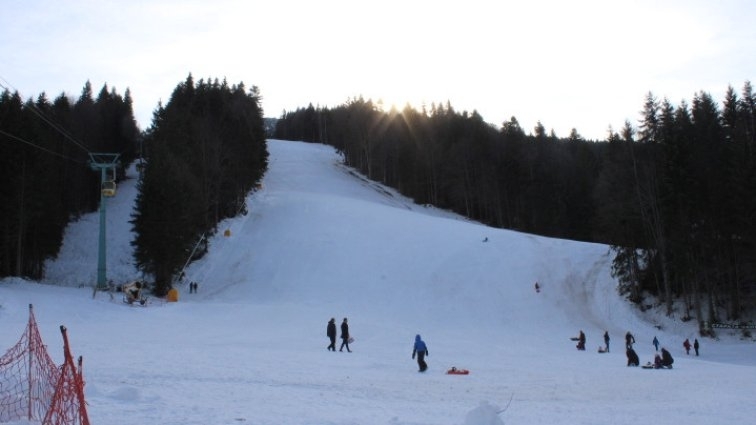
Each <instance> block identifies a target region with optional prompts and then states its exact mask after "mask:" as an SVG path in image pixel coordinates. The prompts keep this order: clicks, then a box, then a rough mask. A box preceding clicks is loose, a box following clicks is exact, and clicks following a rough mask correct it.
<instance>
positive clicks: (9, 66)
mask: <svg viewBox="0 0 756 425" xmlns="http://www.w3.org/2000/svg"><path fill="white" fill-rule="evenodd" d="M754 16H756V2H753V1H751V0H720V1H716V2H715V1H700V0H679V1H678V0H670V1H665V0H639V1H610V0H596V1H592V0H573V1H564V0H522V1H495V0H464V1H443V0H436V1H425V0H418V1H413V0H402V1H395V0H381V1H373V2H365V1H359V0H345V1H342V0H333V1H332V0H319V1H311V0H293V1H274V0H266V1H253V0H248V1H244V0H214V1H207V0H153V1H149V0H122V1H119V0H91V1H85V0H66V1H60V0H45V1H43V0H6V1H4V2H3V7H2V10H1V12H0V78H2V79H0V83H2V84H3V85H5V86H10V87H11V89H13V90H18V91H19V92H20V93H21V95H22V96H23V97H24V98H28V97H34V96H37V95H38V94H39V93H41V92H46V93H47V95H48V97H49V98H51V99H52V98H54V97H56V96H58V95H59V94H60V93H61V92H66V93H67V94H69V95H71V96H72V97H74V98H77V97H78V96H79V95H80V93H81V89H82V88H83V86H84V83H85V82H86V81H87V80H89V81H90V82H91V83H92V86H93V89H94V90H95V94H96V93H97V92H98V91H99V90H100V88H102V85H103V84H106V83H107V84H108V87H109V88H111V89H112V88H115V89H116V90H117V92H118V93H120V94H124V93H125V91H126V89H127V88H129V89H130V90H131V94H132V98H133V100H134V112H135V115H136V119H137V121H138V123H139V126H140V127H141V128H143V129H144V128H146V127H148V126H149V125H150V123H151V120H152V112H153V111H154V110H155V108H156V107H157V105H158V102H159V101H161V100H162V102H163V103H167V102H168V100H169V97H170V94H171V92H172V91H173V89H174V88H175V87H176V85H177V84H178V83H180V82H182V81H184V80H185V79H186V77H187V75H189V73H191V74H192V75H193V76H194V78H195V80H199V79H200V78H206V79H207V78H219V79H223V78H224V77H225V78H226V79H227V80H228V82H229V83H232V84H235V83H239V82H244V83H245V85H247V86H248V87H251V86H253V85H255V86H257V87H259V89H260V92H261V94H262V98H263V100H262V106H263V109H264V111H265V116H267V117H278V116H280V115H281V113H282V111H284V110H287V111H292V110H295V109H296V108H297V107H305V106H307V105H308V104H309V103H312V104H313V105H316V106H317V105H321V106H337V105H340V104H342V103H344V102H345V101H347V100H348V99H349V98H353V97H356V96H360V95H362V96H363V97H365V98H370V99H373V100H374V101H378V100H382V101H383V102H384V104H385V105H387V107H388V106H390V105H392V104H395V105H397V106H398V107H400V108H401V107H403V106H404V105H405V104H406V103H407V102H409V103H410V104H411V105H412V106H415V107H416V108H418V109H419V108H420V107H421V106H422V105H423V104H425V105H428V106H430V104H431V103H433V102H435V103H446V102H447V101H449V102H451V104H452V106H453V107H454V108H455V109H457V110H459V111H462V110H467V111H472V110H477V111H478V112H479V113H480V114H481V115H482V116H483V118H484V119H485V120H486V121H487V122H490V123H492V124H495V125H496V126H497V127H498V126H500V125H501V123H502V122H503V121H507V120H509V119H510V117H512V116H515V117H516V118H517V120H518V121H519V122H520V125H521V126H522V127H523V128H524V129H525V131H526V132H532V131H533V127H535V125H536V123H537V122H538V121H541V122H542V123H543V125H544V126H545V127H546V129H547V130H551V129H553V130H554V131H555V132H556V133H557V135H558V136H561V137H566V136H568V135H569V132H570V130H571V129H572V128H573V127H574V128H576V129H577V130H578V132H579V133H580V134H581V135H583V136H584V137H586V138H593V139H604V138H605V137H606V134H607V129H608V127H609V126H610V125H611V126H612V127H613V128H614V129H615V131H618V130H619V129H620V128H621V127H622V126H623V124H624V121H625V120H630V122H631V123H633V124H637V122H638V119H639V117H640V110H641V109H642V107H643V101H644V98H645V96H646V94H647V93H648V92H649V91H651V92H652V93H654V95H656V96H657V97H658V98H660V99H661V98H665V97H666V98H668V99H669V100H670V101H671V102H672V103H673V104H675V105H677V104H679V103H680V101H681V100H686V101H688V102H689V101H690V100H692V99H693V96H694V95H695V94H696V93H697V92H699V91H701V90H703V91H706V92H708V93H710V94H711V95H712V96H713V97H714V99H716V100H717V101H719V102H720V104H721V99H722V97H723V96H724V93H725V91H726V89H727V86H728V85H732V86H733V87H734V88H735V90H736V91H737V92H738V93H740V91H741V89H742V87H743V84H744V83H745V81H751V82H755V81H754V77H755V76H756V54H755V53H756V25H754V23H753V17H754Z"/></svg>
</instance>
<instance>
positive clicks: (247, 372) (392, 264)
mask: <svg viewBox="0 0 756 425" xmlns="http://www.w3.org/2000/svg"><path fill="white" fill-rule="evenodd" d="M268 149H269V152H270V168H269V171H268V173H267V174H266V176H265V179H264V181H263V184H262V188H261V189H260V190H257V191H255V192H254V193H252V194H250V195H249V197H248V199H247V206H248V210H249V213H248V214H247V215H244V216H240V217H238V218H234V219H232V220H228V221H226V222H224V223H222V224H221V226H220V227H219V229H218V232H217V234H215V235H212V236H210V251H209V253H208V254H207V255H206V256H205V257H203V258H202V259H201V260H198V261H196V262H195V263H193V264H191V265H190V266H189V267H188V268H187V270H186V279H185V281H184V282H183V283H181V284H180V285H179V286H178V289H179V290H180V300H179V301H178V302H176V303H166V302H164V301H163V300H160V299H155V298H151V299H150V300H149V302H148V304H147V305H146V306H138V305H127V304H125V303H123V302H122V297H121V294H118V293H116V294H114V295H113V296H112V298H111V296H110V295H109V294H107V293H98V294H97V295H96V296H95V297H94V298H93V296H92V295H93V293H92V289H91V287H92V285H93V283H94V281H95V279H96V271H97V240H98V239H97V234H98V233H97V232H98V220H99V215H98V214H97V213H95V214H90V215H87V216H84V217H82V218H81V219H80V220H79V221H77V222H75V223H72V224H71V225H70V226H69V228H68V230H67V233H66V236H65V243H64V246H63V249H62V252H61V254H60V256H59V257H58V258H57V259H56V260H54V261H51V262H50V263H49V264H48V267H47V271H48V273H47V278H46V280H45V281H44V282H43V283H42V284H40V283H32V282H26V281H22V280H19V279H6V280H4V281H2V282H0V324H1V325H2V326H0V349H2V350H3V351H4V350H7V349H9V348H10V347H12V346H13V345H14V344H15V343H16V342H17V341H18V339H19V338H20V336H21V334H22V333H23V331H24V326H25V325H26V322H27V319H28V305H29V304H33V305H34V313H35V316H36V318H37V322H38V323H39V327H40V331H41V334H42V337H43V338H44V340H45V342H46V344H47V346H48V350H49V351H50V354H51V355H52V357H53V359H54V360H55V361H56V363H58V364H60V363H62V357H63V354H62V339H61V337H60V332H59V330H58V329H59V326H60V325H65V326H66V327H67V329H68V334H69V339H70V343H71V349H72V351H73V354H74V356H80V355H81V356H83V359H84V368H83V370H84V377H85V380H86V387H85V394H86V399H87V403H88V406H87V408H88V412H89V418H90V422H91V423H92V424H93V425H104V424H107V425H121V424H123V425H131V424H148V423H149V424H163V425H174V424H175V425H179V424H180V425H187V424H203V425H205V424H240V423H249V424H255V425H267V424H270V425H274V424H275V425H280V424H329V425H342V424H343V425H347V424H382V425H426V424H427V425H445V424H450V425H451V424H455V425H459V424H462V425H498V424H502V423H506V424H528V425H536V424H548V425H552V424H633V425H637V424H649V423H664V424H669V423H684V424H686V425H695V424H701V425H712V424H724V423H729V424H744V423H750V422H751V421H752V420H753V418H754V417H756V403H754V402H753V396H754V394H756V345H754V343H753V341H751V340H743V339H741V338H740V337H739V335H740V334H739V333H737V332H730V333H727V332H721V333H720V339H719V340H713V339H709V338H700V337H698V339H699V341H700V342H701V354H700V356H698V357H696V356H695V355H694V354H690V355H686V354H685V352H684V350H683V348H682V342H683V341H684V340H685V338H690V340H691V341H693V338H695V337H697V334H696V332H695V331H696V328H695V326H696V325H695V324H694V323H693V322H687V323H684V322H681V321H679V319H677V318H674V317H673V318H666V317H664V316H661V315H654V314H640V313H638V312H637V311H636V310H635V309H634V308H633V307H632V306H631V305H629V304H628V303H627V302H626V301H625V300H624V299H623V298H622V297H621V296H619V295H618V293H617V290H616V286H617V283H616V281H615V280H614V279H613V278H612V277H611V274H610V267H611V255H610V253H609V249H608V247H606V246H603V245H597V244H587V243H578V242H572V241H565V240H555V239H548V238H543V237H537V236H532V235H527V234H522V233H517V232H512V231H506V230H500V229H494V228H490V227H486V226H483V225H481V224H478V223H475V222H471V221H469V220H466V219H464V218H461V217H459V216H456V215H454V214H450V213H448V212H444V211H440V210H437V209H434V208H432V207H427V206H420V205H415V204H413V202H412V201H411V200H408V199H406V198H404V197H402V196H400V195H399V194H397V193H396V192H395V191H394V190H391V189H388V188H386V187H383V186H381V185H379V184H376V183H374V182H371V181H369V180H367V179H365V178H364V177H363V176H361V175H359V174H358V173H356V172H355V171H354V170H352V169H350V168H348V167H345V166H344V165H342V161H341V158H340V157H339V155H338V154H337V153H336V152H335V151H334V150H333V148H331V147H327V146H323V145H316V144H305V143H299V142H285V141H276V140H270V141H268ZM131 177H132V179H131V180H127V181H125V182H123V183H122V184H121V185H120V187H119V191H118V194H117V196H116V197H115V198H113V199H111V200H109V201H108V204H107V214H108V215H107V232H108V237H107V253H108V260H107V273H108V278H109V279H111V280H113V281H114V282H116V283H125V282H128V281H130V280H133V279H136V278H139V277H141V276H140V274H139V273H138V272H137V271H136V269H135V268H134V265H133V260H132V258H131V252H132V251H131V249H132V248H131V246H130V241H131V240H132V236H131V234H130V225H129V223H128V221H129V220H130V214H131V212H132V207H133V202H134V198H135V194H136V189H135V187H136V180H135V179H136V177H135V175H133V174H132V176H131ZM226 230H228V232H227V233H229V235H228V236H224V233H226ZM190 281H196V282H198V283H199V290H198V292H197V293H196V294H194V293H191V294H190V293H189V290H188V282H190ZM535 282H538V283H539V285H540V288H541V290H540V292H536V291H535V289H534V284H535ZM332 317H333V318H335V319H336V323H337V325H338V324H340V323H341V322H342V320H343V318H345V317H348V318H349V320H348V322H349V325H350V331H351V333H352V335H353V336H354V338H355V341H354V343H352V344H351V349H352V352H351V353H348V352H346V350H344V351H343V352H339V351H336V352H330V351H327V350H326V346H327V345H328V343H329V341H328V339H327V337H326V323H327V321H328V320H329V319H330V318H332ZM580 330H583V331H584V332H585V333H586V335H587V350H586V351H578V350H576V349H575V342H573V341H571V340H570V338H571V337H574V336H577V334H578V332H579V331H580ZM604 331H608V332H609V334H610V336H611V343H610V352H609V353H606V354H599V353H598V352H597V349H598V347H599V346H600V345H603V338H602V336H603V334H604ZM628 331H631V332H632V333H633V334H634V336H635V339H636V344H635V349H636V351H637V352H638V354H639V356H640V359H641V363H642V364H643V363H645V362H647V361H651V360H653V354H654V347H653V346H652V345H651V340H652V339H653V338H654V336H657V337H658V338H659V340H660V341H661V345H662V346H665V347H667V348H668V349H669V350H670V351H671V353H672V355H673V356H674V357H675V363H674V369H672V370H644V369H642V368H637V367H627V366H626V358H625V353H624V335H625V333H626V332H628ZM416 334H420V335H422V338H423V339H424V340H425V342H426V344H427V345H428V349H429V356H428V357H427V361H428V363H429V365H430V368H429V369H428V371H427V372H425V373H419V372H418V371H417V364H416V362H415V361H414V360H412V358H411V353H412V344H413V342H414V339H415V335H416ZM340 342H341V341H340V340H339V341H337V348H338V347H339V345H340ZM452 366H455V367H458V368H465V369H469V370H470V374H469V375H456V376H455V375H447V374H446V373H445V372H446V371H447V369H449V368H451V367H452Z"/></svg>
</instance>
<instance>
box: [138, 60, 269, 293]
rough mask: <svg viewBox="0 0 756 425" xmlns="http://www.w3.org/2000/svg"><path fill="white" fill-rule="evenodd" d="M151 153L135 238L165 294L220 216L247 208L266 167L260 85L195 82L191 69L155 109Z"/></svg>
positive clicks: (148, 141)
mask: <svg viewBox="0 0 756 425" xmlns="http://www.w3.org/2000/svg"><path fill="white" fill-rule="evenodd" d="M144 154H145V159H146V162H145V164H146V165H145V167H144V169H143V172H142V174H141V178H140V180H139V183H138V189H139V192H138V195H137V199H136V206H135V210H134V213H133V215H132V221H131V223H132V224H133V230H134V234H135V239H134V241H133V242H132V245H133V246H134V255H135V259H136V264H137V266H138V267H139V268H140V269H141V270H142V271H144V272H145V273H147V274H149V275H151V276H152V277H154V279H155V286H154V288H153V291H154V292H155V293H156V294H157V295H164V294H165V293H166V292H167V291H168V290H169V289H170V288H171V287H172V285H173V284H174V282H175V280H176V279H178V278H181V271H182V268H183V266H184V265H185V264H186V263H187V262H188V261H189V260H190V256H191V255H192V253H193V252H194V253H195V257H196V256H198V255H201V254H202V253H203V252H204V250H205V249H206V245H205V242H204V241H206V240H207V236H209V235H211V234H213V233H215V232H216V230H217V225H218V223H219V222H220V221H221V220H223V219H225V218H228V217H234V216H236V215H238V214H245V213H246V202H245V198H246V196H247V194H248V193H249V192H250V191H251V190H253V189H254V188H255V186H256V185H258V184H259V182H260V180H261V179H262V176H263V174H264V173H265V171H266V169H267V158H268V152H267V147H266V144H265V125H264V122H263V116H262V108H261V106H260V94H259V91H258V89H257V87H252V88H251V89H250V90H247V89H246V88H245V86H244V84H243V83H240V84H238V85H228V84H227V82H226V81H225V80H224V81H222V82H219V81H218V80H217V79H215V80H212V81H211V80H207V81H205V80H202V79H201V80H199V81H198V82H196V83H195V81H194V79H193V77H192V76H191V74H190V75H189V76H188V77H187V79H186V80H185V81H184V82H182V83H180V84H179V85H178V86H177V87H176V88H175V89H174V91H173V93H172V95H171V98H170V100H169V102H168V104H166V105H165V106H162V105H161V106H159V107H158V108H157V110H156V111H155V113H154V117H153V121H152V126H151V127H150V128H149V129H148V130H147V131H146V132H145V135H144ZM197 247H200V249H199V250H197V249H196V248H197Z"/></svg>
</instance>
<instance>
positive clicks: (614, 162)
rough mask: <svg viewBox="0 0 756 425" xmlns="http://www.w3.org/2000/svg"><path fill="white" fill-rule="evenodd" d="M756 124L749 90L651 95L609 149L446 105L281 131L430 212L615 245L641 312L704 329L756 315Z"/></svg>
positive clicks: (362, 109)
mask: <svg viewBox="0 0 756 425" xmlns="http://www.w3.org/2000/svg"><path fill="white" fill-rule="evenodd" d="M755 123H756V96H755V95H754V93H753V89H752V86H751V84H750V82H746V83H745V84H744V85H743V88H742V90H741V91H740V93H737V92H736V91H735V90H734V89H733V88H732V87H728V88H727V91H726V94H725V96H724V101H723V103H722V104H721V105H719V104H717V103H716V102H715V101H714V100H713V98H712V96H711V95H710V94H708V93H706V92H699V93H696V94H695V95H694V97H693V99H692V101H690V102H688V101H685V100H683V101H681V102H680V104H679V105H674V104H672V103H671V102H670V101H669V100H668V99H661V100H660V99H657V98H656V97H655V96H654V95H653V93H648V94H647V96H646V98H645V103H644V105H642V108H641V112H640V117H639V121H638V122H637V123H636V124H633V123H631V122H629V121H626V122H625V123H624V126H623V127H622V128H621V129H618V130H615V129H613V128H611V127H610V128H609V129H608V131H607V136H606V139H605V140H600V141H597V140H585V139H584V138H583V137H581V136H580V134H579V133H578V132H577V130H575V129H573V130H572V131H571V133H570V134H569V136H568V137H567V138H560V137H557V136H556V135H555V134H554V132H553V131H550V132H547V130H546V128H545V127H544V126H543V125H542V124H541V123H540V122H539V123H538V124H537V125H536V127H535V128H534V129H533V131H532V132H528V131H526V130H525V129H523V128H522V127H521V126H520V124H519V123H518V121H517V119H516V118H515V117H512V118H511V119H509V120H508V121H505V122H503V123H502V124H501V126H500V127H496V126H493V125H491V124H489V123H487V122H485V121H484V120H483V118H482V117H481V116H480V115H479V114H478V113H477V112H475V111H473V112H472V113H469V112H467V111H462V112H459V111H456V110H454V108H453V107H452V106H451V105H450V104H449V103H447V104H445V105H443V104H439V105H436V104H433V105H431V107H430V109H429V110H428V109H427V108H425V107H424V108H422V110H420V111H418V110H416V109H413V108H411V107H410V106H406V107H405V108H404V109H402V110H398V109H396V108H391V109H390V110H388V111H386V110H385V109H384V108H383V107H382V105H381V103H380V102H378V103H375V102H373V101H372V100H365V99H363V98H362V97H358V98H354V99H349V100H348V101H347V102H345V103H344V104H343V105H339V106H336V107H332V108H325V107H318V108H315V107H313V106H312V105H309V106H308V107H306V108H299V109H297V110H295V111H293V112H284V113H283V115H282V116H281V118H280V119H279V120H278V122H277V125H276V129H275V134H274V135H275V137H276V138H280V139H288V140H303V141H310V142H319V143H326V144H329V145H332V146H334V147H335V148H336V149H338V151H339V152H340V153H341V154H342V155H343V158H344V161H345V163H346V164H347V165H349V166H352V167H354V168H355V169H357V170H359V171H361V172H362V173H364V174H365V175H366V176H367V177H369V178H370V179H373V180H376V181H379V182H381V183H384V184H386V185H388V186H391V187H394V188H396V189H397V190H399V191H400V192H401V193H402V194H404V195H406V196H409V197H411V198H413V199H414V200H415V202H417V203H419V204H430V205H434V206H437V207H439V208H444V209H449V210H453V211H455V212H458V213H460V214H462V215H464V216H467V217H469V218H471V219H474V220H478V221H480V222H482V223H485V224H488V225H491V226H495V227H500V228H506V229H512V230H517V231H522V232H527V233H533V234H539V235H545V236H550V237H557V238H566V239H572V240H580V241H587V242H597V243H602V244H608V245H610V246H611V253H612V255H613V273H614V275H615V277H617V278H618V279H619V281H620V284H621V291H622V292H623V294H625V295H626V296H627V297H628V298H629V299H630V300H631V301H633V302H635V303H637V304H639V306H640V308H642V309H645V308H649V307H651V306H652V305H653V302H655V301H652V300H660V301H658V302H660V306H661V307H662V308H663V310H665V311H666V313H667V314H673V313H675V314H677V315H679V316H680V317H682V318H683V320H692V319H695V320H698V322H699V324H700V326H701V328H702V331H703V332H704V333H705V332H706V331H707V323H711V322H719V321H723V320H730V321H738V320H746V319H747V318H748V313H752V312H754V311H755V310H756V261H755V260H756V223H755V222H754V218H756V196H754V195H756V127H755ZM649 294H650V295H653V296H652V297H649V296H648V295H649ZM675 301H681V302H675ZM679 306H682V307H679ZM675 309H682V311H675Z"/></svg>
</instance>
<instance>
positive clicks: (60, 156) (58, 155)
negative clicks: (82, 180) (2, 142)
mask: <svg viewBox="0 0 756 425" xmlns="http://www.w3.org/2000/svg"><path fill="white" fill-rule="evenodd" d="M0 134H2V135H3V136H6V137H8V138H10V139H11V140H15V141H17V142H21V143H25V144H27V145H29V146H31V147H33V148H36V149H39V150H41V151H43V152H45V153H49V154H50V155H53V156H57V157H59V158H63V159H66V160H68V161H73V162H76V163H78V164H86V162H84V161H80V160H77V159H73V158H71V157H68V156H65V155H62V154H59V153H58V152H54V151H51V150H50V149H47V148H45V147H42V146H39V145H37V144H34V143H32V142H30V141H28V140H24V139H22V138H20V137H18V136H15V135H13V134H10V133H8V132H6V131H3V130H0Z"/></svg>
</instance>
